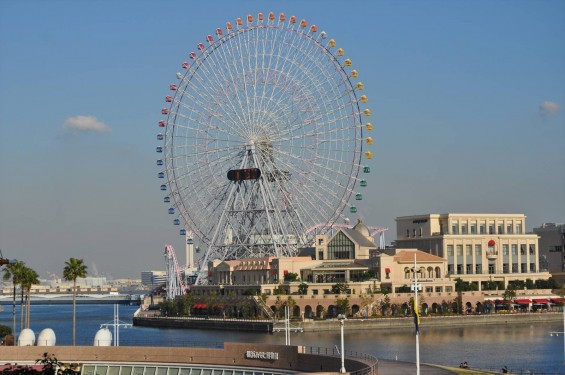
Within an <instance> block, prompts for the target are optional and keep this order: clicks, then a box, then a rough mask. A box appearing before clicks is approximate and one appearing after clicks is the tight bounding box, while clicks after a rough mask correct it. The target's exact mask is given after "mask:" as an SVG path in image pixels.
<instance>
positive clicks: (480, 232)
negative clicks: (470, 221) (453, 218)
mask: <svg viewBox="0 0 565 375" xmlns="http://www.w3.org/2000/svg"><path fill="white" fill-rule="evenodd" d="M479 234H487V230H486V225H485V224H484V223H481V225H479Z"/></svg>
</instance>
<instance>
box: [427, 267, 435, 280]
mask: <svg viewBox="0 0 565 375" xmlns="http://www.w3.org/2000/svg"><path fill="white" fill-rule="evenodd" d="M428 277H429V278H433V277H434V269H433V268H432V267H428Z"/></svg>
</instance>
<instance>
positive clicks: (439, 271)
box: [436, 267, 441, 279]
mask: <svg viewBox="0 0 565 375" xmlns="http://www.w3.org/2000/svg"><path fill="white" fill-rule="evenodd" d="M439 278H441V269H440V268H439V267H436V279H439Z"/></svg>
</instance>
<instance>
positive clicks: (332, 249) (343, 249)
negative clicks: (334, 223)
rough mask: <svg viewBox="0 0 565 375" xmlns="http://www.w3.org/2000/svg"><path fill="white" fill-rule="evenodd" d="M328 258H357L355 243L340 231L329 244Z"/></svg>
mask: <svg viewBox="0 0 565 375" xmlns="http://www.w3.org/2000/svg"><path fill="white" fill-rule="evenodd" d="M328 259H355V244H354V243H353V242H352V241H351V240H350V239H349V238H348V237H347V236H346V235H345V234H344V233H343V232H339V233H338V234H337V235H336V236H335V237H334V238H333V239H332V241H331V242H330V243H329V244H328Z"/></svg>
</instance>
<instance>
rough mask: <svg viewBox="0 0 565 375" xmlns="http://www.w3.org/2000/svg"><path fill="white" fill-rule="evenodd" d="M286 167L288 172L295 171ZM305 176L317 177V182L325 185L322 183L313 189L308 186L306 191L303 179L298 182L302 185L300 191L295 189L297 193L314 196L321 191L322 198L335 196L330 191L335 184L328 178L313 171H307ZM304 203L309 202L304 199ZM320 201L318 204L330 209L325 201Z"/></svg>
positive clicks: (290, 167)
mask: <svg viewBox="0 0 565 375" xmlns="http://www.w3.org/2000/svg"><path fill="white" fill-rule="evenodd" d="M287 166H288V168H289V170H291V171H295V170H293V167H292V166H290V165H289V164H287ZM295 172H301V171H295ZM291 173H292V172H291ZM306 175H314V176H317V177H319V179H318V180H319V182H324V183H325V184H324V183H322V184H320V185H319V186H316V187H315V188H314V187H311V186H310V188H309V189H308V187H309V186H308V185H307V184H306V183H305V182H304V179H302V180H301V181H300V184H302V188H301V189H296V191H297V192H299V193H300V194H305V192H306V191H307V192H308V194H314V195H316V193H315V192H316V191H318V192H320V191H323V193H324V194H323V197H326V196H328V195H329V196H332V195H335V193H334V192H333V190H332V187H335V185H336V184H335V183H334V182H333V181H332V180H330V179H329V178H327V177H326V176H325V175H322V174H320V173H316V172H315V171H313V170H311V171H308V173H307V174H306ZM328 185H329V186H328ZM320 194H321V193H320ZM335 198H337V196H335ZM304 201H309V200H307V199H305V200H304ZM320 201H321V202H320V203H322V204H323V205H326V206H327V207H328V208H330V209H331V206H330V205H329V204H328V203H327V202H326V200H325V199H323V198H322V199H320ZM313 209H316V208H315V207H313Z"/></svg>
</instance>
